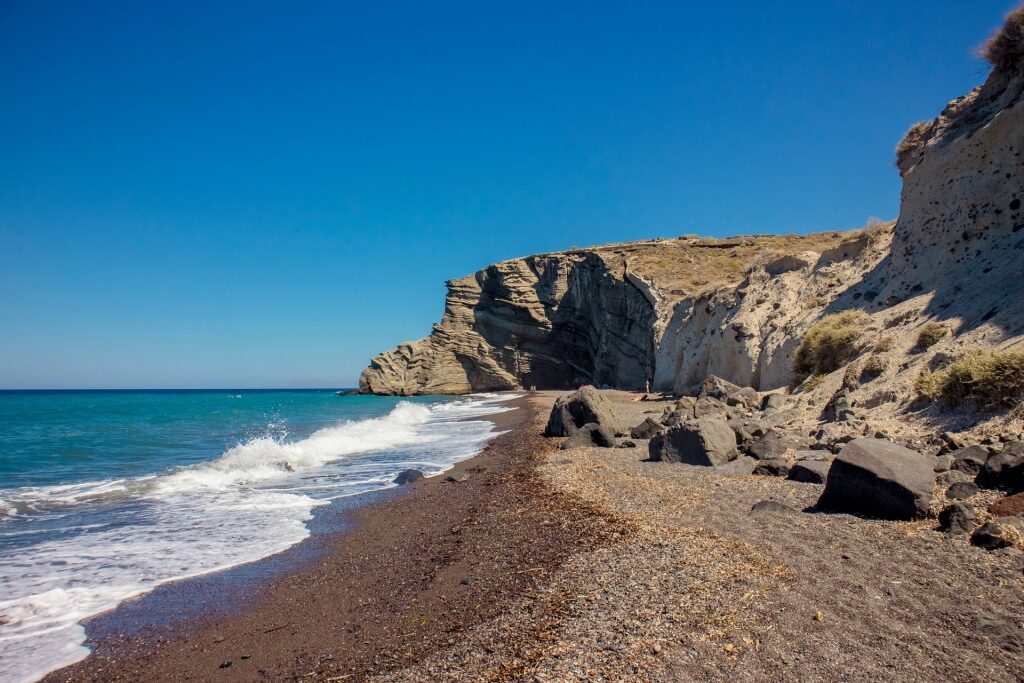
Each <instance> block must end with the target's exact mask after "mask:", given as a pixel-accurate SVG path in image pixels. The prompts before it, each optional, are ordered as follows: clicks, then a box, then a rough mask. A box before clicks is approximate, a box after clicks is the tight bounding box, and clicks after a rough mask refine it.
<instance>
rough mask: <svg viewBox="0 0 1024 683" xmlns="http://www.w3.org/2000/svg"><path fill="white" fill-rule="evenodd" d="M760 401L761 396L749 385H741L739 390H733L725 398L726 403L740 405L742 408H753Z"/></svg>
mask: <svg viewBox="0 0 1024 683" xmlns="http://www.w3.org/2000/svg"><path fill="white" fill-rule="evenodd" d="M760 402H761V397H760V396H759V395H758V393H757V391H756V390H754V389H753V388H751V387H743V388H742V389H740V390H739V391H734V392H733V393H731V394H729V396H728V397H726V399H725V403H726V405H730V406H742V407H744V408H753V407H755V406H757V405H758V404H759V403H760Z"/></svg>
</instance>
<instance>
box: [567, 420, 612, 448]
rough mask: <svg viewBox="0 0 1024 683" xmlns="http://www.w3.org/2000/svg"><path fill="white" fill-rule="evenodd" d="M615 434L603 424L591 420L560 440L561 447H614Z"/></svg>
mask: <svg viewBox="0 0 1024 683" xmlns="http://www.w3.org/2000/svg"><path fill="white" fill-rule="evenodd" d="M615 446H616V442H615V434H614V433H613V432H612V430H610V429H608V428H607V427H605V426H604V425H599V424H595V423H593V422H591V423H590V424H585V425H583V426H582V427H580V428H579V429H577V430H576V431H575V432H574V433H573V435H572V436H570V437H569V438H568V439H566V440H565V441H563V442H562V448H594V447H596V448H615Z"/></svg>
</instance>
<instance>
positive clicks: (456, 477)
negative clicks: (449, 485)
mask: <svg viewBox="0 0 1024 683" xmlns="http://www.w3.org/2000/svg"><path fill="white" fill-rule="evenodd" d="M468 479H469V474H467V473H466V472H453V473H452V474H449V475H448V476H447V477H445V478H444V480H445V481H450V482H453V483H456V484H460V483H462V482H464V481H466V480H468Z"/></svg>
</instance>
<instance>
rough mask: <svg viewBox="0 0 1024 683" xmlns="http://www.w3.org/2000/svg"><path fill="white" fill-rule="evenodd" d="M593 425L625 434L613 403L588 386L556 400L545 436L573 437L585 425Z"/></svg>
mask: <svg viewBox="0 0 1024 683" xmlns="http://www.w3.org/2000/svg"><path fill="white" fill-rule="evenodd" d="M591 423H593V424H599V425H601V426H602V427H607V428H608V429H610V430H612V432H613V433H615V434H622V433H623V429H622V424H621V423H620V422H619V419H618V418H617V417H616V416H615V411H614V410H613V409H612V406H611V403H610V402H609V401H608V400H607V399H606V398H605V397H604V396H602V395H601V392H600V391H598V390H597V389H595V388H594V387H592V386H589V385H588V386H585V387H583V388H581V389H580V390H579V391H574V392H573V393H571V394H569V395H568V396H560V397H559V398H558V399H557V400H555V405H554V406H552V408H551V415H550V417H548V425H547V428H546V429H545V430H544V435H545V436H572V435H573V434H574V433H576V431H577V430H579V429H580V428H581V427H582V426H583V425H586V424H591Z"/></svg>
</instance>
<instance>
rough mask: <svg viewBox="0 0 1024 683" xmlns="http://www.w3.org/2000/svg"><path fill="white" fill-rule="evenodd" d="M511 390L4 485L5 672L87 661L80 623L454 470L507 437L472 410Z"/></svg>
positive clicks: (28, 673)
mask: <svg viewBox="0 0 1024 683" xmlns="http://www.w3.org/2000/svg"><path fill="white" fill-rule="evenodd" d="M507 398H508V397H503V399H499V398H498V397H495V396H490V395H481V396H477V397H474V398H473V399H471V400H460V401H452V402H448V403H439V404H435V405H430V406H427V405H423V404H413V403H407V402H403V403H399V404H398V405H397V406H395V407H394V408H393V409H392V410H391V412H389V413H388V414H386V415H383V416H380V417H375V418H370V419H365V420H358V421H349V422H343V423H341V424H337V425H332V426H327V427H323V428H321V429H319V430H317V431H315V432H313V433H312V434H310V435H309V436H308V437H306V438H303V439H297V440H289V439H288V438H287V434H285V433H280V432H278V433H277V434H276V435H275V436H269V435H262V436H257V437H255V438H251V439H249V440H247V441H245V442H243V443H239V444H237V445H235V446H234V447H232V448H229V449H228V450H227V451H225V452H224V453H223V454H222V455H221V456H220V457H219V458H217V459H215V460H212V461H209V462H205V463H200V464H196V465H191V466H188V467H182V468H178V469H176V470H172V471H169V472H165V473H161V474H153V475H147V476H143V477H137V478H133V479H104V480H97V481H94V482H84V483H76V484H69V485H59V486H48V487H46V486H44V487H23V488H19V489H5V490H0V510H5V511H6V516H7V520H8V521H7V522H5V523H0V680H3V681H12V682H14V683H22V682H24V683H28V682H30V681H34V680H37V679H38V678H40V677H42V676H44V675H45V674H46V673H47V672H49V671H53V670H54V669H57V668H60V667H61V666H65V665H67V664H71V663H73V662H75V661H78V660H80V659H82V658H84V657H85V656H86V655H87V654H88V649H87V648H86V647H85V646H84V642H85V629H84V628H83V626H82V625H81V623H80V622H81V621H82V620H84V619H86V618H88V617H90V616H94V615H96V614H99V613H101V612H104V611H106V610H109V609H111V608H113V607H115V606H116V605H117V604H118V603H120V602H121V601H123V600H125V599H127V598H129V597H132V596H135V595H139V594H141V593H145V592H147V591H149V590H152V589H153V588H154V587H156V586H158V585H160V584H161V583H166V582H168V581H173V580H177V579H182V578H187V577H191V576H197V575H201V574H205V573H209V572H212V571H217V570H220V569H225V568H228V567H231V566H235V565H238V564H242V563H245V562H251V561H253V560H257V559H260V558H263V557H267V556H268V555H272V554H274V553H277V552H280V551H282V550H284V549H285V548H288V547H289V546H291V545H294V544H295V543H298V542H300V541H302V540H303V539H304V538H306V537H307V536H308V535H309V529H308V527H307V525H306V522H308V521H309V520H310V519H311V517H312V512H313V510H314V508H315V507H316V506H318V505H323V504H326V503H327V502H329V501H330V500H332V499H335V498H339V497H343V496H349V495H354V494H357V493H361V492H365V491H369V490H373V489H380V488H384V487H387V486H390V485H391V480H392V479H393V478H394V476H395V474H396V473H397V472H398V471H400V470H401V469H404V468H406V467H418V468H420V469H422V470H424V471H425V472H427V474H436V473H439V472H442V471H444V470H445V469H448V468H449V467H451V466H452V465H453V464H454V463H455V462H457V461H459V460H462V459H465V458H467V457H469V456H471V455H473V454H474V453H476V452H477V451H478V450H479V449H480V447H481V446H482V444H483V443H484V442H485V441H486V440H487V439H488V438H490V437H491V436H493V435H494V434H493V432H492V429H491V425H490V423H488V422H484V421H480V420H472V419H471V418H473V417H479V416H483V415H486V414H488V413H493V412H498V411H501V410H504V409H505V408H503V407H502V405H501V400H507ZM467 418H470V419H467ZM2 517H3V515H0V518H2ZM36 538H39V539H41V540H39V541H38V542H35V540H34V539H36ZM26 540H28V541H32V542H27V543H26ZM8 548H10V549H12V550H13V552H11V553H10V554H8V553H7V549H8Z"/></svg>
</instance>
